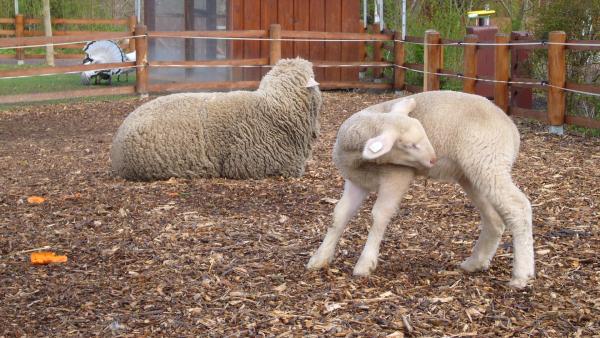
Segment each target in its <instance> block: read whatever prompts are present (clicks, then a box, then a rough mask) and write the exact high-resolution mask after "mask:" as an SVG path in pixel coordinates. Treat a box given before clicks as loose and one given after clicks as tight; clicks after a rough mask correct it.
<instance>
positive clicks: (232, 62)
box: [0, 20, 600, 128]
mask: <svg viewBox="0 0 600 338" xmlns="http://www.w3.org/2000/svg"><path fill="white" fill-rule="evenodd" d="M5 21H6V20H5ZM109 21H110V23H111V24H116V23H118V24H123V25H125V24H127V23H129V21H128V20H120V21H111V20H109ZM109 21H106V23H109ZM58 22H61V21H57V23H58ZM0 23H2V21H0ZM65 23H66V22H65ZM71 23H72V22H71ZM77 23H82V24H85V23H87V21H86V20H83V21H78V22H77ZM168 38H179V39H207V40H209V39H215V40H219V39H223V40H233V41H235V40H243V41H256V40H258V41H268V42H270V45H271V52H270V56H269V57H267V58H264V57H263V58H249V59H225V60H210V61H175V60H174V61H150V62H148V61H147V40H148V39H168ZM100 39H111V40H122V39H130V40H131V41H133V42H134V43H135V44H136V45H137V46H138V48H137V49H136V53H137V60H138V61H137V62H135V63H133V62H128V63H119V64H108V65H107V64H105V65H87V66H83V65H81V66H71V67H42V68H36V69H28V70H14V71H1V72H0V80H1V79H3V78H4V79H6V78H15V77H24V76H36V75H38V76H39V75H51V74H60V73H74V72H80V71H84V70H101V69H107V68H135V70H136V73H137V75H138V76H137V79H136V81H137V82H136V86H135V92H136V93H138V94H142V95H145V94H146V93H148V92H163V91H166V92H172V91H182V90H222V89H253V88H256V87H257V86H258V84H259V81H216V82H190V83H149V81H148V70H149V69H152V68H169V67H170V68H219V67H228V68H236V67H238V68H249V67H259V68H268V67H272V66H273V65H274V64H275V63H276V62H277V61H278V60H279V58H281V43H280V42H281V41H292V42H363V43H369V44H373V45H374V47H375V50H374V52H373V55H374V57H373V58H371V60H364V58H363V61H330V60H312V62H313V65H314V67H316V68H332V67H336V68H360V69H362V70H364V69H366V68H373V69H375V70H376V71H374V72H378V73H379V74H381V71H380V70H377V69H382V68H390V69H392V71H393V76H392V81H391V82H389V81H388V82H385V81H384V82H380V83H376V82H364V81H322V83H321V88H322V89H346V88H361V89H396V90H402V89H404V90H408V91H412V92H420V91H423V90H435V89H439V88H440V78H441V77H449V78H456V79H459V80H462V81H463V90H464V91H466V92H474V88H475V84H476V83H478V82H484V83H491V84H493V85H494V87H495V93H494V101H495V102H496V103H497V104H498V105H499V106H500V107H501V108H502V109H503V110H505V111H506V112H507V113H508V114H512V115H515V116H523V117H529V118H533V119H536V120H539V121H542V122H545V123H550V124H551V125H555V126H559V125H563V124H573V125H578V126H583V127H591V128H600V121H599V120H595V119H592V118H587V117H581V116H571V115H567V114H566V102H565V93H567V92H570V93H576V94H582V95H591V96H600V87H598V86H594V85H591V84H577V83H572V82H567V81H565V80H564V73H565V61H564V52H565V51H566V50H597V49H600V41H595V40H592V41H587V40H566V38H565V34H564V33H563V32H553V33H552V34H551V38H550V39H549V40H548V41H545V40H544V41H533V40H510V39H509V38H508V36H504V35H498V36H497V38H496V41H493V42H479V41H477V39H476V37H475V38H473V36H467V37H466V38H465V39H464V40H453V39H443V38H441V37H440V36H439V33H437V32H435V31H428V32H427V33H426V36H425V37H424V38H423V37H413V36H406V37H405V39H399V35H398V34H396V33H393V32H392V33H389V32H383V33H375V34H370V33H331V32H313V31H289V30H281V27H280V26H279V25H273V26H271V27H270V29H269V30H244V31H179V32H161V31H154V32H147V33H146V31H145V27H144V26H140V25H138V26H137V27H136V30H135V32H110V33H106V32H102V33H94V34H87V33H86V32H82V33H81V35H76V36H73V35H71V36H54V37H50V38H47V37H18V38H3V39H0V49H6V48H19V49H23V48H33V47H40V46H46V45H59V46H62V45H70V44H82V43H85V42H86V41H89V40H100ZM389 43H391V44H389ZM413 44H414V45H421V46H423V47H424V58H425V64H415V63H407V62H405V48H406V47H405V46H406V45H413ZM444 46H454V47H459V48H463V49H464V50H465V53H464V69H463V70H462V71H455V70H448V69H444V68H443V64H442V62H443V55H442V54H443V48H441V47H444ZM483 48H493V49H494V50H495V53H496V58H495V59H496V61H495V63H496V64H495V66H496V72H495V75H494V76H483V75H479V74H478V73H477V69H476V61H474V60H475V59H476V57H477V51H478V50H480V49H483ZM540 48H544V49H548V53H549V64H548V68H549V77H548V79H544V80H536V79H531V78H524V77H518V76H511V72H510V56H509V54H510V50H513V49H514V50H517V49H540ZM363 50H364V48H363ZM382 51H386V52H387V53H388V54H389V55H391V56H392V57H393V60H392V61H385V60H383V54H384V53H382ZM406 72H416V73H421V74H423V78H424V84H423V86H418V85H412V84H407V83H406ZM122 88H126V89H122ZM511 88H534V89H542V90H548V107H549V108H548V110H547V111H541V110H533V109H526V108H521V107H517V106H515V105H514V104H512V103H511V101H510V96H509V95H510V94H509V91H510V90H511ZM81 92H82V95H85V94H83V92H90V91H89V90H85V91H81ZM100 92H102V93H104V92H107V91H106V90H104V91H99V93H100ZM114 92H118V93H124V92H127V93H130V92H131V88H130V87H120V88H119V89H115V91H114ZM36 95H37V96H36V97H35V98H34V99H42V98H43V97H50V96H52V94H49V93H48V94H36ZM57 95H58V94H57ZM101 95H104V94H101ZM24 97H26V94H24V95H21V96H19V99H20V100H22V99H23V98H24ZM15 98H16V96H12V97H9V98H6V97H4V98H3V99H2V100H0V103H5V102H8V101H9V100H11V99H15Z"/></svg>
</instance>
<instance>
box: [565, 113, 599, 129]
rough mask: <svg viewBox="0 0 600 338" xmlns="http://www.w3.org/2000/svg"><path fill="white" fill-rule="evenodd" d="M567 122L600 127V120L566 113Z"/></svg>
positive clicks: (586, 126) (588, 126)
mask: <svg viewBox="0 0 600 338" xmlns="http://www.w3.org/2000/svg"><path fill="white" fill-rule="evenodd" d="M565 123H566V124H570V125H575V126H579V127H585V128H596V129H600V120H597V119H592V118H589V117H584V116H573V115H566V116H565Z"/></svg>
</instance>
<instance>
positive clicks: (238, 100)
mask: <svg viewBox="0 0 600 338" xmlns="http://www.w3.org/2000/svg"><path fill="white" fill-rule="evenodd" d="M313 77H314V74H313V70H312V64H311V63H310V62H308V61H306V60H302V59H299V58H297V59H285V60H281V61H280V62H278V63H277V65H276V66H275V67H273V69H272V70H271V71H270V72H268V73H267V74H266V75H265V77H264V78H263V80H262V81H261V83H260V86H259V88H258V90H256V91H254V92H249V91H234V92H228V93H184V94H173V95H168V96H164V97H160V98H158V99H156V100H153V101H151V102H148V103H146V104H144V105H142V106H140V107H139V108H137V109H136V110H135V111H133V112H132V113H131V114H130V115H129V116H128V117H127V118H126V119H125V121H124V122H123V124H122V125H121V127H120V128H119V130H118V131H117V133H116V135H115V137H114V140H113V143H112V148H111V161H112V169H113V170H114V171H115V172H116V173H117V174H118V175H119V176H122V177H124V178H126V179H131V180H153V179H165V178H169V177H227V178H234V179H246V178H254V179H258V178H264V177H266V176H276V175H281V176H284V177H298V176H301V175H302V174H303V173H304V167H305V163H306V160H307V159H308V158H309V157H310V155H311V149H312V145H313V143H314V142H315V141H316V139H317V137H318V134H319V124H318V118H319V111H320V108H321V103H322V98H321V92H320V91H319V89H318V87H311V88H307V87H305V85H306V83H307V82H308V80H309V79H310V78H313Z"/></svg>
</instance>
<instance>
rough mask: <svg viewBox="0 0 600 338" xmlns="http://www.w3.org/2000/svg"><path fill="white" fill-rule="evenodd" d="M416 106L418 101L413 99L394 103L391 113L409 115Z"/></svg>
mask: <svg viewBox="0 0 600 338" xmlns="http://www.w3.org/2000/svg"><path fill="white" fill-rule="evenodd" d="M416 106H417V101H415V99H413V98H412V97H411V98H408V99H404V100H401V101H398V102H396V103H394V104H393V105H392V108H391V109H390V113H393V114H404V115H408V113H410V112H411V111H413V109H415V107H416Z"/></svg>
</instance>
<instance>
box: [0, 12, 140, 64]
mask: <svg viewBox="0 0 600 338" xmlns="http://www.w3.org/2000/svg"><path fill="white" fill-rule="evenodd" d="M51 23H52V25H53V26H54V27H53V30H52V35H53V36H83V35H92V34H97V33H99V32H106V31H91V30H77V29H71V30H68V29H67V28H68V27H69V26H73V25H107V26H114V27H115V28H116V29H118V30H120V31H130V32H133V30H134V29H135V26H136V24H137V19H136V17H135V16H130V17H128V18H126V19H62V18H53V19H52V20H51ZM0 24H4V25H10V26H13V29H0V36H13V37H16V38H22V37H36V36H44V31H43V30H39V29H35V26H36V25H41V24H42V19H39V18H25V17H24V16H23V15H22V14H18V15H16V16H15V17H14V18H0ZM109 32H110V31H109ZM83 47H84V44H82V43H80V44H69V45H66V46H56V47H55V48H56V49H57V50H58V52H57V53H56V54H55V57H56V58H58V59H83V54H82V53H81V49H82V48H83ZM121 48H123V49H127V50H129V51H133V50H134V49H135V46H134V41H133V40H130V41H129V42H128V43H126V44H122V45H121ZM69 49H70V50H71V51H68V50H69ZM73 49H78V52H74V51H73ZM44 57H45V54H25V51H24V50H23V49H20V48H18V49H15V54H14V55H11V54H0V59H16V60H18V61H23V60H24V59H43V58H44Z"/></svg>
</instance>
